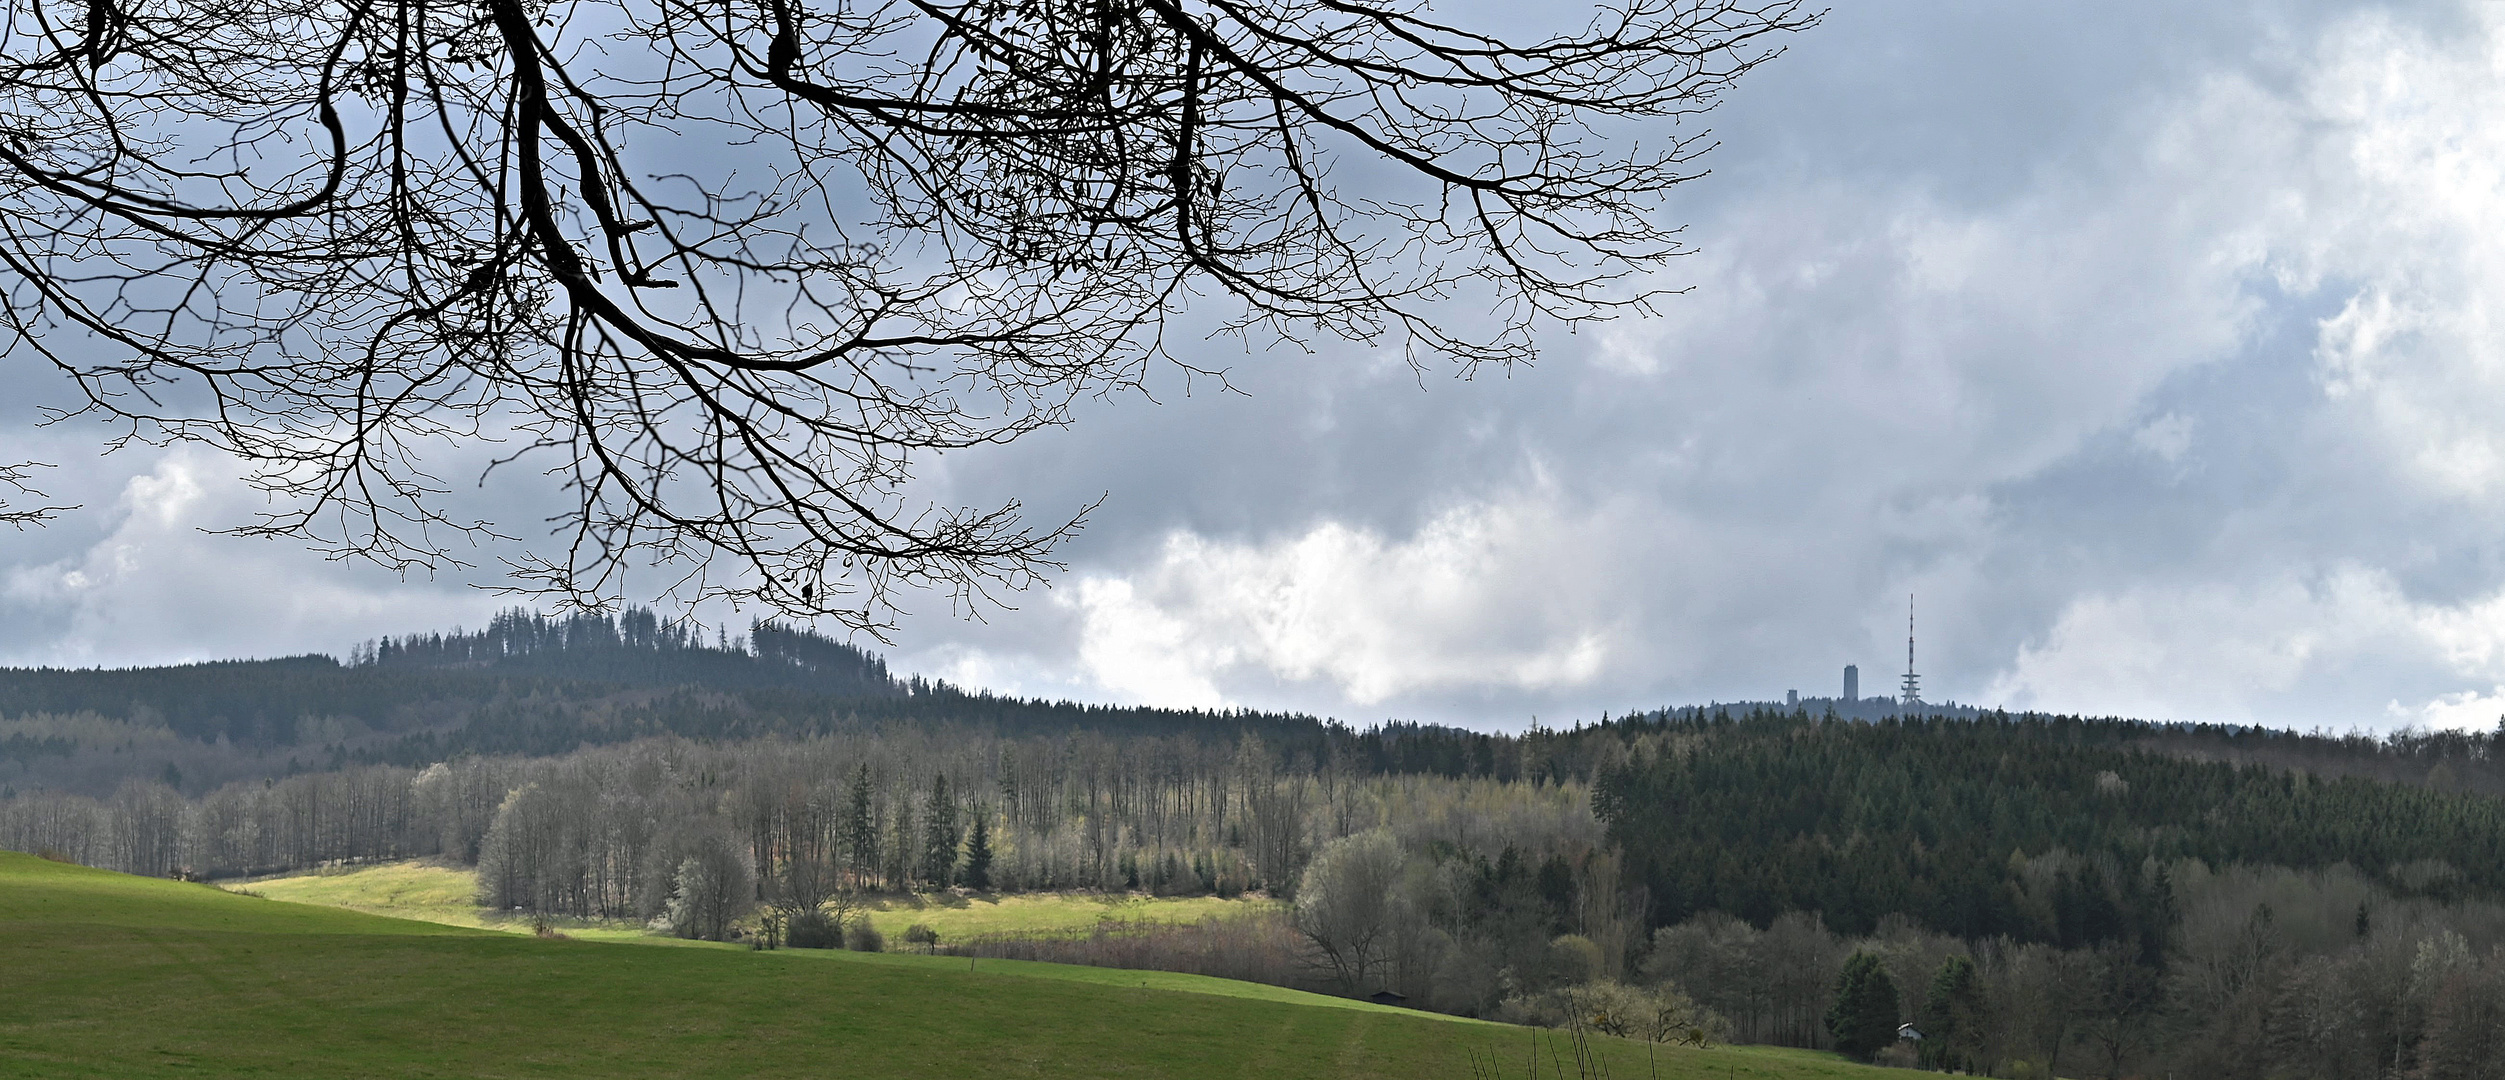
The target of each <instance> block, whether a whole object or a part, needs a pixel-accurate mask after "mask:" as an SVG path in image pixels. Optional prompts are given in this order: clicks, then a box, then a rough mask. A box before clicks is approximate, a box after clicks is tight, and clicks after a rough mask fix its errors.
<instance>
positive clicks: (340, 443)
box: [0, 0, 1817, 631]
mask: <svg viewBox="0 0 2505 1080" xmlns="http://www.w3.org/2000/svg"><path fill="white" fill-rule="evenodd" d="M1816 18H1817V16H1816V14H1815V13H1813V12H1807V11H1804V10H1803V9H1802V8H1801V7H1800V5H1799V4H1798V2H1797V0H1604V3H1602V4H1601V6H1599V7H1598V8H1596V9H1595V10H1594V13H1593V15H1592V17H1591V18H1590V19H1589V21H1588V22H1585V23H1583V24H1582V25H1580V26H1578V27H1575V28H1573V29H1571V30H1569V31H1567V32H1562V33H1554V34H1544V35H1543V34H1533V35H1528V36H1525V37H1523V38H1522V39H1521V40H1508V39H1505V38H1501V37H1498V36H1494V35H1491V34H1487V33H1481V32H1476V31H1473V30H1470V29H1467V28H1464V27H1460V26H1455V25H1448V24H1446V23H1444V22H1441V21H1439V20H1438V19H1436V18H1435V17H1433V16H1432V15H1431V14H1430V13H1429V12H1428V11H1427V9H1426V7H1425V5H1424V4H1421V3H1414V2H1406V0H1127V2H1120V3H1116V2H1112V0H891V2H878V0H872V2H868V3H858V4H852V3H845V4H821V3H813V2H811V0H730V2H726V3H720V4H709V3H694V2H690V0H555V2H552V3H545V4H542V3H534V2H530V0H477V2H473V3H457V4H434V3H428V2H426V0H321V2H316V3H310V4H308V3H272V2H269V0H220V2H208V0H158V2H142V0H76V2H75V3H64V2H57V0H38V2H32V3H27V4H21V5H17V6H15V7H13V8H12V13H11V15H10V24H9V26H8V36H7V37H6V39H5V41H0V113H4V114H5V115H6V116H7V130H6V131H5V133H0V268H4V272H5V274H6V276H7V285H6V287H7V289H8V291H9V295H8V297H7V299H8V303H7V305H6V306H5V308H0V323H5V325H6V327H7V329H8V330H10V331H12V332H13V333H14V337H15V341H16V343H17V345H18V347H19V348H20V349H21V350H22V351H30V352H31V353H33V354H37V355H41V356H43V357H45V358H47V359H49V361H50V362H51V363H53V364H55V365H58V366H59V368H60V369H61V370H63V371H65V372H67V373H68V374H69V375H70V376H71V377H72V378H73V379H75V381H76V383H77V385H78V386H79V388H80V390H81V392H82V395H83V396H82V399H81V400H82V401H83V404H84V406H85V408H84V410H82V411H85V412H88V413H92V414H94V415H99V416H102V417H104V418H107V419H109V420H111V421H113V422H115V424H116V426H117V430H118V431H119V432H120V436H119V437H121V438H137V439H143V440H192V441H197V442H202V443H206V444H209V445H212V446H215V447H218V448H221V449H223V450H226V451H228V452H231V453H233V454H236V455H238V456H240V457H241V458H242V459H243V460H245V461H246V462H248V463H250V465H251V466H252V467H253V469H254V470H255V471H254V479H255V482H256V483H258V484H259V486H261V487H262V488H265V489H267V490H268V491H270V492H272V493H274V494H276V495H279V496H281V497H282V498H281V500H280V501H279V502H278V503H277V504H276V505H277V506H278V507H279V508H278V509H277V510H276V511H274V512H273V513H271V514H269V515H267V516H266V517H263V518H261V519H259V520H257V521H256V522H254V523H252V524H250V525H248V526H246V527H245V528H244V529H243V530H242V531H246V532H256V533H264V534H279V535H288V536H298V537H305V538H309V539H311V540H313V541H315V542H316V543H318V544H322V545H325V546H327V547H328V548H330V549H332V550H334V551H336V552H339V553H344V554H350V555H354V556H359V557H363V558H367V559H371V560H375V561H377V562H380V563H382V564H384V565H387V566H395V567H403V568H408V567H419V566H436V565H443V564H444V563H446V562H447V561H457V560H458V559H459V558H460V557H461V552H462V551H463V550H465V548H464V545H465V544H466V543H469V542H472V541H476V540H478V539H480V538H482V537H484V536H492V535H496V529H497V525H496V524H495V523H492V522H487V521H477V520H464V519H459V518H456V517H455V516H454V515H452V514H451V513H450V512H449V511H447V510H446V509H445V504H444V501H443V500H444V496H445V494H446V489H447V487H448V484H449V479H448V478H445V477H440V476H438V475H436V474H435V473H434V472H431V471H430V467H429V465H428V464H427V462H428V460H429V456H430V455H437V456H436V458H435V460H437V461H439V462H440V460H441V457H440V451H441V448H442V447H443V446H444V445H445V444H448V443H455V442H460V441H476V440H480V439H488V440H501V441H502V442H503V444H504V447H503V452H502V455H501V456H500V457H499V458H498V459H497V460H498V464H499V465H500V466H501V465H505V464H511V463H516V462H519V463H523V465H524V466H525V467H533V468H541V469H544V470H546V471H547V472H549V473H551V474H553V475H554V476H556V477H558V478H559V479H561V480H562V481H563V482H564V483H565V484H566V485H567V490H568V491H569V492H570V493H571V494H570V497H569V503H568V506H569V509H567V510H566V511H565V512H563V513H561V514H558V515H556V516H555V517H554V519H553V520H554V521H555V522H556V523H557V524H558V527H559V537H560V539H561V541H562V542H561V543H559V544H558V545H556V547H555V548H554V549H553V554H548V555H545V556H531V557H528V558H526V559H524V560H522V561H520V562H518V563H517V564H516V571H517V575H518V576H517V579H516V580H517V581H519V582H521V583H523V584H522V585H521V586H519V587H524V588H531V589H537V590H544V591H547V592H549V593H551V594H553V595H555V596H557V597H559V598H565V599H572V600H576V601H589V602H596V601H598V600H600V599H601V598H604V597H607V596H611V595H614V594H615V593H616V592H617V590H619V589H620V588H622V583H621V580H620V575H622V574H623V573H625V572H626V571H627V570H628V569H630V568H631V567H635V566H641V565H645V564H647V563H661V564H666V565H669V566H671V567H674V568H675V570H674V573H676V574H679V575H683V576H678V577H675V578H673V579H672V580H674V581H675V584H674V585H672V586H669V587H668V589H669V591H670V592H673V593H676V594H678V595H680V596H681V597H682V598H687V599H696V598H703V597H708V596H712V597H729V598H732V599H736V600H742V601H756V602H762V603H765V604H768V605H771V606H774V607H777V608H780V609H781V610H783V611H786V612H789V613H792V614H794V615H799V616H823V617H830V618H833V619H835V620H837V621H839V622H841V623H842V624H844V625H847V626H850V627H853V628H856V629H868V630H873V631H875V630H877V629H879V628H880V627H882V626H884V625H885V624H886V623H885V620H886V619H887V618H888V617H889V616H890V615H892V613H893V607H892V600H891V593H892V590H893V589H895V588H896V587H897V586H899V585H911V586H915V587H931V588H939V589H942V590H945V591H951V592H953V593H954V594H955V595H956V596H957V597H958V598H959V599H960V600H965V601H969V602H972V601H979V599H980V598H981V597H983V596H984V595H986V594H987V593H988V591H989V590H991V589H995V588H999V587H1015V586H1017V585H1018V584H1020V583H1022V582H1024V581H1026V580H1029V579H1031V578H1032V577H1033V576H1034V575H1035V574H1037V573H1038V572H1040V571H1042V570H1044V569H1046V568H1048V567H1049V566H1050V565H1052V564H1051V562H1050V560H1051V557H1052V552H1053V551H1054V549H1055V545H1056V544H1057V543H1058V542H1059V541H1060V540H1062V539H1063V538H1064V537H1065V536H1067V535H1068V533H1069V531H1070V530H1071V529H1072V528H1074V527H1075V524H1076V518H1066V519H1065V518H1061V517H1058V516H1055V517H1053V518H1051V519H1049V521H1052V522H1062V523H1061V524H1049V523H1048V524H1044V525H1029V524H1025V523H1022V522H1021V520H1020V518H1019V514H1018V507H1017V506H1016V505H1015V504H1014V503H1013V504H1010V505H1007V506H1000V507H992V508H972V509H966V508H950V507H946V506H927V505H924V504H922V503H919V502H917V501H916V500H915V499H914V498H913V497H912V496H911V494H910V491H909V490H908V488H909V484H910V481H911V470H912V469H913V468H914V466H915V463H916V462H917V461H919V460H922V459H923V458H925V457H926V456H927V455H929V454H931V453H934V452H938V451H945V450H951V449H958V448H966V447H974V446H981V445H986V444H996V443H1001V442H1004V441H1007V440H1011V439H1014V438H1017V437H1018V436H1020V435H1022V434H1025V433H1027V432H1031V431H1033V430H1036V429H1038V428H1041V427H1045V426H1050V425H1057V424H1060V423H1063V422H1065V421H1066V420H1067V418H1068V416H1069V408H1070V406H1071V405H1072V404H1073V403H1074V402H1075V401H1076V400H1078V399H1079V398H1081V397H1082V396H1084V395H1088V394H1091V393H1102V392H1106V391H1109V390H1113V389H1117V388H1124V387H1136V386H1139V385H1140V384H1141V380H1142V379H1143V378H1144V377H1145V375H1146V373H1147V372H1148V371H1149V370H1150V369H1151V368H1152V366H1154V365H1156V364H1158V363H1160V362H1166V361H1171V362H1172V363H1175V364H1179V365H1181V367H1182V369H1183V370H1184V371H1185V372H1187V373H1190V374H1189V375H1187V376H1186V377H1194V376H1197V375H1200V374H1212V375H1216V376H1218V377H1219V378H1221V379H1222V378H1223V373H1222V372H1220V371H1217V370H1215V367H1216V366H1215V365H1213V364H1211V363H1209V362H1207V361H1206V360H1203V359H1198V358H1196V357H1194V356H1192V355H1186V354H1185V353H1184V351H1183V350H1180V349H1178V348H1176V347H1174V346H1173V345H1172V343H1171V340H1170V338H1169V334H1170V333H1174V332H1179V331H1185V330H1187V329H1188V332H1189V333H1190V334H1191V335H1192V336H1195V337H1196V336H1198V335H1199V334H1201V333H1205V332H1209V331H1212V330H1214V331H1216V332H1219V333H1222V334H1233V335H1236V336H1238V337H1241V338H1243V339H1245V340H1246V342H1247V344H1249V345H1267V344H1276V343H1282V342H1284V343H1288V344H1291V345H1297V344H1302V343H1306V342H1310V341H1316V340H1322V339H1340V340H1354V341H1360V342H1379V343H1383V344H1386V345H1389V346H1392V347H1397V348H1403V349H1406V350H1408V353H1409V355H1410V356H1411V357H1412V358H1413V362H1417V363H1424V362H1426V361H1427V360H1428V359H1430V358H1432V357H1438V356H1440V357H1444V358H1447V359H1449V360H1451V361H1454V362H1457V363H1458V364H1459V365H1461V366H1462V368H1463V369H1464V370H1468V369H1470V368H1473V367H1475V366H1478V365H1486V364H1498V365H1502V364H1509V363H1513V362H1516V361H1520V360H1523V359H1526V358H1528V357H1529V356H1531V354H1532V343H1531V336H1530V334H1531V331H1532V329H1533V327H1534V326H1535V325H1537V324H1538V323H1539V322H1541V321H1542V320H1563V321H1568V322H1571V321H1574V320H1580V319H1586V318H1591V317H1595V316H1600V315H1605V314H1608V313H1610V312H1613V311H1619V310H1626V309H1640V308H1642V307H1643V306H1644V305H1645V304H1646V303H1647V302H1648V301H1650V300H1652V299H1653V298H1654V297H1655V296H1656V287H1655V285H1654V284H1653V283H1652V282H1651V280H1650V279H1649V278H1648V277H1647V275H1648V273H1649V272H1651V271H1654V270H1657V269H1658V268H1660V267H1661V266H1662V264H1663V262H1664V260H1666V259H1668V258H1670V257H1672V256H1675V255H1676V254H1678V253H1680V251H1681V250H1682V246H1681V242H1680V240H1679V236H1678V230H1677V229H1676V228H1675V227H1674V226H1673V225H1671V224H1670V223H1668V222H1667V221H1666V220H1665V216H1664V214H1663V205H1662V201H1663V196H1664V195H1665V194H1666V193H1667V192H1668V191H1669V190H1670V189H1671V188H1672V187H1674V186H1675V185H1677V184H1680V183H1682V182H1684V181H1686V180H1688V179H1691V178H1693V177H1694V176H1695V175H1697V170H1698V164H1697V162H1698V158H1699V155H1700V154H1702V153H1704V152H1705V150H1706V149H1707V148H1708V147H1709V145H1710V142H1709V137H1708V135H1707V134H1706V133H1705V132H1704V131H1703V130H1701V129H1700V128H1697V127H1694V126H1688V127H1679V126H1675V124H1676V122H1678V121H1681V120H1692V119H1693V118H1695V117H1696V116H1697V114H1699V113H1701V112H1703V111H1705V110H1707V109H1710V108H1711V107H1712V106H1713V105H1714V103H1715V102H1716V101H1717V100H1718V98H1719V97H1720V95H1721V94H1722V93H1723V92H1724V91H1725V90H1726V89H1727V88H1728V87H1730V86H1731V85H1732V82H1733V80H1734V79H1736V78H1738V77H1740V76H1741V75H1742V74H1744V73H1745V72H1747V71H1748V70H1749V69H1750V68H1752V67H1754V66H1755V65H1757V64H1758V63H1761V62H1763V61H1765V60H1766V59H1768V58H1769V57H1770V56H1772V55H1774V54H1775V52H1777V51H1778V49H1779V46H1778V45H1777V44H1776V43H1777V41H1778V40H1779V38H1780V37H1781V35H1783V34H1784V33H1786V32H1789V31H1794V30H1797V29H1800V28H1802V27H1805V26H1807V25H1809V24H1811V23H1812V22H1814V21H1815V20H1816ZM1343 185H1345V187H1343ZM1446 304H1452V305H1454V306H1453V307H1452V308H1450V309H1448V310H1464V309H1465V308H1464V307H1463V305H1465V304H1466V310H1469V311H1472V312H1474V313H1490V312H1492V314H1490V315H1479V314H1474V316H1473V317H1472V318H1470V319H1467V320H1459V319H1444V318H1439V317H1438V308H1439V306H1440V305H1446ZM1187 308H1188V309H1189V318H1190V320H1191V321H1190V322H1189V324H1188V327H1187V326H1186V325H1185V324H1181V323H1178V322H1177V321H1176V320H1177V318H1178V316H1182V315H1183V314H1184V313H1185V312H1186V309H1187ZM81 330H83V331H85V335H86V336H91V337H92V338H93V339H100V346H99V343H98V342H94V341H86V342H82V341H80V340H79V339H80V338H81V337H82V335H81V334H79V333H78V331H81ZM1081 514H1082V515H1083V511H1081Z"/></svg>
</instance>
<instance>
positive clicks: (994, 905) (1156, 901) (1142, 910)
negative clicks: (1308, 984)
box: [228, 860, 1269, 946]
mask: <svg viewBox="0 0 2505 1080" xmlns="http://www.w3.org/2000/svg"><path fill="white" fill-rule="evenodd" d="M228 887H230V888H236V889H246V890H250V891H251V892H255V893H258V894H260V895H262V896H266V897H269V898H270V899H273V900H290V901H294V902H297V903H303V904H327V905H330V906H332V907H344V908H348V909H350V910H353V911H363V912H367V913H370V914H375V915H391V916H395V917H398V918H403V919H423V920H425V921H427V922H435V923H443V924H445V925H448V926H469V927H480V928H485V929H499V930H512V929H521V930H528V929H530V926H529V923H528V921H527V920H516V919H512V918H509V917H504V916H499V915H497V914H495V913H494V912H487V911H482V910H480V909H479V907H478V905H477V904H476V902H475V901H474V899H473V898H474V897H475V896H476V895H477V893H478V878H477V876H476V874H475V873H473V872H472V871H470V870H468V869H464V868H460V867H451V866H442V865H438V864H435V863H432V862H426V861H422V860H410V861H407V862H394V863H382V864H378V865H373V866H358V867H350V868H346V869H342V870H338V871H333V872H329V873H321V874H299V875H294V876H290V877H281V878H264V879H262V880H259V881H253V882H240V883H232V884H230V885H229V886H228ZM1267 903H1269V901H1266V900H1245V899H1237V900H1221V899H1218V898H1217V897H1214V896H1190V897H1159V898H1151V897H1119V896H1100V895H1097V894H1093V893H1045V894H1029V895H1005V896H989V895H986V896H971V897H969V896H957V895H946V896H917V897H910V898H905V897H888V898H884V899H881V900H879V901H877V902H876V903H875V904H874V905H873V906H872V908H871V910H870V922H871V924H872V925H875V926H877V927H878V929H879V933H881V934H885V935H886V936H887V939H888V941H889V943H890V945H891V946H901V945H902V944H903V939H904V932H905V928H906V927H909V926H912V925H914V924H915V923H920V924H922V925H925V926H928V927H930V928H931V929H933V930H936V931H938V932H939V935H940V940H942V941H955V940H958V939H961V938H965V937H970V936H974V935H977V934H1011V933H1015V934H1054V933H1085V932H1087V931H1089V930H1092V929H1094V928H1095V927H1096V926H1097V925H1098V924H1099V923H1102V922H1106V921H1114V922H1124V923H1140V922H1199V921H1200V920H1202V919H1204V918H1209V917H1212V916H1214V917H1217V918H1227V917H1229V916H1234V915H1241V914H1244V913H1246V912H1249V911H1253V910H1256V909H1257V908H1259V907H1261V906H1262V905H1265V904H1267ZM560 927H561V928H562V929H564V930H565V931H566V932H567V933H569V934H573V935H574V936H577V937H586V936H588V937H632V936H637V935H639V934H641V932H642V931H641V930H640V929H638V928H636V927H634V926H631V925H626V924H614V925H598V924H586V923H579V922H571V921H561V923H560Z"/></svg>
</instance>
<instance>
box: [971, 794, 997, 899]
mask: <svg viewBox="0 0 2505 1080" xmlns="http://www.w3.org/2000/svg"><path fill="white" fill-rule="evenodd" d="M991 816H992V815H991V808H990V807H986V806H983V805H981V804H979V803H978V804H976V806H975V807H974V831H973V833H972V834H971V835H969V836H967V837H966V841H965V885H966V888H969V889H973V890H975V891H977V892H982V891H986V890H989V889H990V888H991V887H992V823H991Z"/></svg>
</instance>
